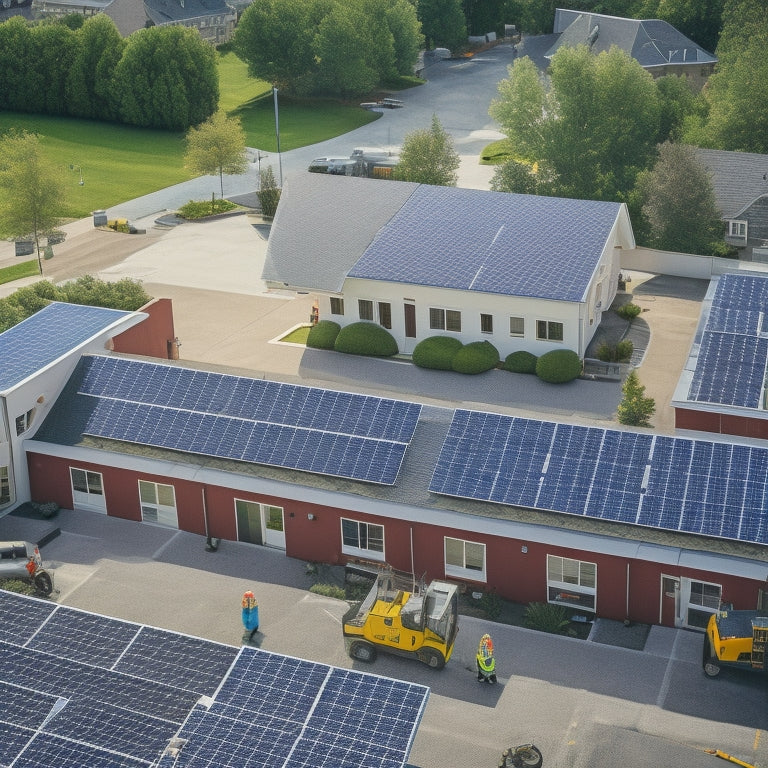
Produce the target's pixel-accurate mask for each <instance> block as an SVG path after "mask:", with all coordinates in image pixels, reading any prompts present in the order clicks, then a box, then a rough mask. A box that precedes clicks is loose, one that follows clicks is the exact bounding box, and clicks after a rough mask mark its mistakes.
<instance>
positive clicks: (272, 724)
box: [0, 591, 429, 768]
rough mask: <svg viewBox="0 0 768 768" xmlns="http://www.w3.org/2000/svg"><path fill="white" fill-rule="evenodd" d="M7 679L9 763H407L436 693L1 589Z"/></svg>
mask: <svg viewBox="0 0 768 768" xmlns="http://www.w3.org/2000/svg"><path fill="white" fill-rule="evenodd" d="M54 638H55V639H56V643H54ZM86 657H87V659H88V660H85V659H86ZM0 681H2V682H0V732H2V734H3V738H2V739H0V765H1V766H10V765H12V766H13V768H18V766H23V767H24V768H83V766H99V768H192V766H194V767H195V768H235V766H237V768H248V767H249V766H254V767H255V766H258V767H259V768H273V767H274V768H287V766H291V768H305V767H306V768H325V767H326V766H327V768H331V767H333V768H360V766H365V767H366V768H403V766H404V765H405V763H406V761H407V758H408V754H409V752H410V749H411V746H412V744H413V739H414V737H415V734H416V729H417V727H418V724H419V722H420V720H421V717H422V714H423V711H424V708H425V706H426V701H427V697H428V695H429V689H427V688H425V687H423V686H420V685H413V684H411V683H406V682H402V681H399V680H391V679H388V678H383V677H377V676H374V675H367V674H363V673H360V672H354V671H351V670H345V669H337V668H334V667H330V666H327V665H324V664H317V663H314V662H309V661H303V660H301V659H294V658H290V657H286V656H281V655H279V654H273V653H268V652H266V651H261V650H256V649H253V648H240V649H237V648H234V647H232V646H227V645H222V644H219V643H213V642H210V641H207V640H201V639H199V638H194V637H189V636H187V635H180V634H177V633H174V632H168V631H165V630H160V629H154V628H151V627H146V626H144V625H138V624H133V623H131V622H126V621H120V620H118V619H110V618H107V617H104V616H98V615H95V614H91V613H86V612H84V611H79V610H76V609H72V608H66V607H63V606H59V605H56V604H54V603H48V602H44V601H39V600H36V599H34V598H28V597H24V596H21V595H15V594H12V593H9V592H1V591H0ZM176 748H180V750H179V751H178V753H176V752H174V749H176Z"/></svg>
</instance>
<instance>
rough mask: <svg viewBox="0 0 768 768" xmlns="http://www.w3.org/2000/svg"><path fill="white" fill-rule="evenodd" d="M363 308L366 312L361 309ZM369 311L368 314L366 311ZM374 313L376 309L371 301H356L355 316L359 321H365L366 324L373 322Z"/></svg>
mask: <svg viewBox="0 0 768 768" xmlns="http://www.w3.org/2000/svg"><path fill="white" fill-rule="evenodd" d="M364 306H365V309H366V311H365V312H364V311H363V307H364ZM368 309H370V313H369V312H368V311H367V310H368ZM375 311H376V308H375V307H374V304H373V301H372V300H371V299H358V300H357V316H358V318H359V319H360V320H367V321H368V322H371V323H372V322H373V318H374V313H375ZM369 314H370V317H364V316H363V315H369Z"/></svg>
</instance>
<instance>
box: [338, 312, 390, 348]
mask: <svg viewBox="0 0 768 768" xmlns="http://www.w3.org/2000/svg"><path fill="white" fill-rule="evenodd" d="M333 348H334V349H335V350H336V351H337V352H345V353H346V354H348V355H368V356H370V357H392V355H396V354H397V352H398V349H397V342H396V341H395V338H394V336H392V334H391V333H390V332H389V331H388V330H386V328H382V327H381V326H380V325H377V324H376V323H368V322H365V321H362V322H359V323H352V324H351V325H345V326H344V327H343V328H342V329H341V330H340V331H339V335H338V336H337V337H336V343H335V344H334V345H333Z"/></svg>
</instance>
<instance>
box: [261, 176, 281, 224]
mask: <svg viewBox="0 0 768 768" xmlns="http://www.w3.org/2000/svg"><path fill="white" fill-rule="evenodd" d="M280 192H281V190H280V187H278V186H277V181H276V180H275V174H274V173H273V171H272V166H271V165H268V166H267V167H266V168H265V169H264V170H263V171H262V172H261V178H260V179H259V191H258V192H257V193H256V195H257V197H258V198H259V205H261V212H262V214H264V216H274V215H275V213H276V211H277V204H278V203H279V202H280Z"/></svg>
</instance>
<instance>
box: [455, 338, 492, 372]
mask: <svg viewBox="0 0 768 768" xmlns="http://www.w3.org/2000/svg"><path fill="white" fill-rule="evenodd" d="M498 364H499V350H498V349H496V347H494V346H493V344H491V342H490V341H473V342H470V343H469V344H465V345H464V346H463V347H462V348H461V349H460V350H459V351H458V352H457V353H456V355H455V356H454V358H453V363H452V366H451V367H452V368H453V370H454V371H456V373H483V372H484V371H490V370H491V369H492V368H495V367H496V366H497V365H498Z"/></svg>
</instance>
